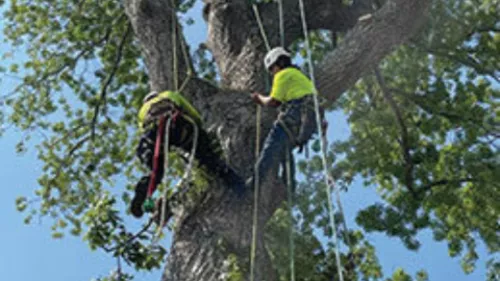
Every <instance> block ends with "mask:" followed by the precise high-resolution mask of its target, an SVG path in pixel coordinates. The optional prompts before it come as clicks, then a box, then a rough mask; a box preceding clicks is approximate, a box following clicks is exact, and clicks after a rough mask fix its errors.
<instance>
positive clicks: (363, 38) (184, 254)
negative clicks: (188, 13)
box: [126, 0, 431, 281]
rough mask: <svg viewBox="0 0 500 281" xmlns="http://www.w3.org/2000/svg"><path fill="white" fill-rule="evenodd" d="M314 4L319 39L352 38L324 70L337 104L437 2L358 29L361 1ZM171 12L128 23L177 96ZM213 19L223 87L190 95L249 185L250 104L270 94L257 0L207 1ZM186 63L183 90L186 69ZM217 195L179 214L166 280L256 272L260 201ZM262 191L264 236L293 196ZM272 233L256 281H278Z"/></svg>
mask: <svg viewBox="0 0 500 281" xmlns="http://www.w3.org/2000/svg"><path fill="white" fill-rule="evenodd" d="M306 2H307V3H306V13H307V16H308V24H309V27H310V29H326V30H331V31H334V32H339V31H340V32H345V31H347V30H349V29H351V28H352V30H351V31H350V32H349V33H348V35H347V36H346V38H345V40H344V41H343V42H342V43H341V44H340V45H339V46H338V48H337V49H336V50H335V51H334V52H332V53H331V54H330V55H329V56H327V58H326V59H325V61H324V62H323V63H322V64H320V65H319V66H318V68H317V86H318V89H319V90H320V92H321V94H322V95H323V96H325V97H327V98H328V99H329V100H330V101H332V102H333V101H335V100H336V99H337V98H338V97H339V96H340V95H341V94H342V92H343V91H345V90H346V89H347V88H348V87H349V86H351V85H353V84H354V83H355V82H356V81H357V80H358V79H359V78H360V77H361V76H362V75H363V73H364V72H365V70H369V69H371V67H370V66H372V65H375V64H376V63H377V62H379V61H380V60H381V59H382V58H383V57H384V56H385V55H387V54H388V53H389V52H390V51H391V50H392V49H393V48H394V47H396V46H397V45H399V44H401V43H404V42H405V40H406V39H407V38H408V37H409V36H410V35H411V34H412V33H414V31H415V30H416V29H417V28H418V27H419V26H420V25H421V23H422V22H423V21H422V18H423V17H424V13H425V11H426V9H427V7H428V6H429V3H430V2H431V1H430V0H392V1H391V0H390V1H387V2H386V3H385V4H384V5H383V6H382V8H381V9H379V10H378V11H376V12H374V14H373V16H372V17H371V19H370V20H367V21H363V22H358V21H357V19H358V18H359V16H360V15H362V14H365V13H367V12H370V11H371V9H372V8H371V7H372V5H370V4H371V1H354V3H353V5H352V6H350V7H345V6H343V5H342V4H341V2H342V1H341V0H310V1H306ZM368 2H369V3H370V4H367V3H368ZM171 3H172V1H170V0H127V1H126V13H127V15H128V17H129V19H130V21H131V23H132V26H133V28H134V32H135V34H136V36H137V38H138V39H139V41H140V43H141V45H142V49H143V55H144V57H145V62H146V64H147V68H148V72H149V77H150V87H151V89H152V90H166V89H172V88H173V79H172V77H173V75H172V74H173V73H172V71H173V70H172V41H171V38H172V37H171V35H172V33H171V32H172V28H171V26H172V24H174V22H173V20H172V6H171ZM258 6H259V10H260V11H261V13H262V17H263V20H264V24H265V27H266V30H267V31H268V35H269V37H270V41H271V43H272V44H273V45H275V44H277V43H278V42H279V38H278V36H279V34H278V22H277V5H276V4H275V3H260V4H258ZM284 9H285V15H286V21H285V25H286V30H287V32H286V42H287V44H288V43H290V42H292V41H294V40H296V39H298V38H300V36H301V34H302V30H301V23H300V14H299V11H298V1H295V0H285V1H284ZM204 18H205V20H206V22H207V25H208V38H207V42H206V43H207V46H208V47H209V48H210V50H211V52H212V55H213V56H214V58H215V61H216V63H217V65H218V67H219V71H220V75H221V78H222V85H223V87H221V88H216V87H214V86H212V85H211V84H209V83H207V82H205V81H203V80H201V79H198V78H194V79H192V80H191V81H190V83H189V84H188V86H187V87H186V89H185V91H184V94H185V95H186V96H188V97H189V98H190V99H191V100H192V101H193V104H194V105H195V106H196V107H197V108H198V109H199V110H200V111H201V112H202V115H203V118H204V121H205V124H207V128H209V129H210V130H215V131H216V132H217V135H218V137H219V140H220V141H221V144H222V146H223V148H224V151H225V153H226V157H227V161H228V162H229V163H230V165H231V166H233V167H234V168H235V169H236V170H237V171H238V172H239V173H240V175H241V176H242V177H244V178H246V177H248V176H250V175H251V172H252V169H251V167H253V163H254V162H255V157H254V147H255V140H254V139H255V116H254V114H255V105H254V104H253V103H252V102H251V101H250V98H249V96H248V94H249V92H250V91H253V90H264V88H263V87H264V85H265V83H264V79H265V77H266V75H267V74H266V73H265V72H263V71H262V70H263V69H262V68H263V66H262V58H263V56H264V54H265V51H266V50H265V46H264V44H263V41H262V39H261V37H260V33H259V30H258V27H257V24H256V22H255V18H254V15H253V13H252V9H251V6H250V3H249V1H248V0H233V1H226V0H205V9H204ZM175 24H178V22H175ZM181 38H183V37H182V35H181ZM178 48H180V46H178ZM180 62H181V65H180V67H179V76H180V79H181V80H182V79H183V77H184V74H185V73H186V71H185V70H186V69H187V68H186V65H185V64H182V61H180ZM273 117H274V112H273V111H272V110H264V117H263V122H262V125H263V127H262V128H263V136H262V138H264V137H265V135H266V133H267V131H268V129H269V127H270V125H271V121H272V118H273ZM208 185H209V186H207V190H206V192H204V194H203V198H202V199H201V200H200V201H199V202H197V204H196V205H195V206H194V207H193V208H189V209H183V210H184V211H179V210H180V209H179V210H177V212H176V214H175V220H176V225H177V229H176V230H175V233H174V239H173V242H172V246H171V251H170V253H169V257H168V260H167V265H166V269H165V273H164V275H163V280H165V281H201V280H204V281H211V280H225V276H227V271H228V267H227V265H228V264H227V260H228V256H229V255H230V254H235V255H236V257H238V262H239V263H240V266H242V267H243V269H244V270H246V268H247V265H248V261H249V250H250V242H251V233H252V231H251V230H252V223H251V222H252V200H253V198H252V196H253V191H249V192H247V193H246V195H245V196H244V198H242V199H240V198H236V197H235V195H234V194H233V193H232V191H231V189H230V188H229V187H228V186H224V183H223V181H222V180H221V179H217V178H214V179H212V180H211V181H210V182H209V184H208ZM261 190H262V192H261V197H260V198H261V200H260V203H259V204H260V206H259V210H260V213H259V229H260V230H263V226H264V224H265V223H266V222H267V221H268V219H269V218H270V217H271V216H272V214H273V213H274V211H275V210H276V209H277V208H278V206H279V205H280V203H281V202H282V201H283V200H284V199H285V198H286V192H285V190H286V188H285V186H283V185H282V184H281V183H279V181H277V180H276V179H271V180H270V182H266V183H263V184H262V187H261ZM263 233H264V232H263V231H259V237H258V249H257V261H256V274H257V275H256V280H268V281H270V280H276V279H275V272H274V270H273V268H272V266H271V262H270V261H269V258H268V256H267V254H266V252H265V250H264V246H263V245H264V243H263ZM245 273H246V272H245ZM247 278H248V276H247V275H246V277H245V279H247Z"/></svg>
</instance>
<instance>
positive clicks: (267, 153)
mask: <svg viewBox="0 0 500 281" xmlns="http://www.w3.org/2000/svg"><path fill="white" fill-rule="evenodd" d="M292 149H293V146H292V144H291V142H290V140H289V138H288V135H287V134H286V132H285V130H284V129H283V127H282V126H281V125H280V124H278V123H277V122H276V123H275V124H274V125H273V128H272V129H271V131H270V132H269V134H268V135H267V138H266V140H265V142H264V146H263V147H262V152H261V153H260V157H259V160H258V161H257V169H258V171H259V182H260V183H262V182H265V181H266V180H267V179H268V177H269V173H270V172H273V173H274V174H277V172H278V168H279V165H280V164H282V165H283V171H284V173H283V179H284V180H285V182H286V154H287V153H288V155H289V157H290V158H289V159H290V168H291V171H295V164H294V163H293V153H292ZM290 178H291V179H292V183H293V182H294V176H293V172H292V173H291V175H290Z"/></svg>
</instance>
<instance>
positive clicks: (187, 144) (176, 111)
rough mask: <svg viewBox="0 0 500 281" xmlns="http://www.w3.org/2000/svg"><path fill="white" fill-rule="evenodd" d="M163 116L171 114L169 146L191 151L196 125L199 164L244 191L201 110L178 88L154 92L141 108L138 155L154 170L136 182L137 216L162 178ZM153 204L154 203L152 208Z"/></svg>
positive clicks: (134, 206) (134, 205) (132, 208)
mask: <svg viewBox="0 0 500 281" xmlns="http://www.w3.org/2000/svg"><path fill="white" fill-rule="evenodd" d="M164 116H167V117H166V118H171V123H170V128H169V131H168V136H169V147H170V146H175V147H178V148H180V149H182V150H184V151H185V152H187V153H190V152H191V151H192V148H193V144H194V131H195V127H194V126H197V128H198V139H197V148H196V152H195V158H196V159H197V160H198V163H199V165H200V166H201V167H202V168H205V169H207V170H208V171H209V172H210V173H213V174H216V175H217V176H219V177H222V178H223V179H224V180H225V181H226V183H227V184H228V185H230V186H232V187H234V189H235V191H236V192H237V193H238V194H240V195H241V194H242V192H243V189H244V182H243V180H242V179H241V178H240V177H239V176H238V175H237V174H236V173H235V172H234V170H232V169H231V168H230V167H229V166H228V165H227V164H226V163H225V162H224V160H223V158H222V149H221V148H220V146H219V144H218V142H217V138H216V137H215V135H211V134H209V133H207V132H206V131H205V130H203V128H202V125H203V124H202V120H201V116H200V114H199V113H198V111H197V110H196V109H195V108H194V107H193V106H192V105H191V103H190V102H189V101H188V100H187V99H186V98H184V97H183V96H182V95H181V94H180V93H178V92H173V91H165V92H162V93H157V92H152V93H150V94H148V95H147V96H146V97H145V98H144V100H143V105H142V107H141V109H140V111H139V116H138V119H139V127H140V129H141V131H142V136H141V139H140V141H139V145H138V147H137V156H138V157H139V159H140V161H141V163H142V164H143V165H145V166H147V167H148V169H149V170H150V172H151V173H150V174H149V175H147V176H144V177H142V178H141V180H140V181H139V182H138V183H137V185H136V187H135V195H134V198H133V199H132V202H131V206H130V211H131V213H132V214H133V215H134V216H135V217H141V216H142V215H143V213H144V208H143V207H144V206H143V205H144V202H145V200H146V199H147V198H148V197H150V196H151V195H152V192H154V190H155V189H156V186H157V185H158V184H159V183H160V182H161V181H162V178H163V174H164V154H163V151H164V147H163V144H164V142H165V140H164V137H165V132H164V130H165V129H166V122H165V120H166V119H162V118H163V117H164ZM157 145H158V146H157ZM155 158H156V160H155ZM151 207H154V205H153V206H150V207H149V208H151Z"/></svg>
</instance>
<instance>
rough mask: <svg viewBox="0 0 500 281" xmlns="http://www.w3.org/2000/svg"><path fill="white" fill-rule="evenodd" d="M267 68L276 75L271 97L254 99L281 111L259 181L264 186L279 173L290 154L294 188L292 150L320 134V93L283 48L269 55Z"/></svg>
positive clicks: (264, 153) (261, 163)
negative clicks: (317, 98) (317, 97)
mask: <svg viewBox="0 0 500 281" xmlns="http://www.w3.org/2000/svg"><path fill="white" fill-rule="evenodd" d="M264 65H265V67H266V69H267V70H268V71H269V72H270V73H271V75H273V84H272V89H271V93H270V94H269V96H264V95H262V94H260V93H253V94H252V99H253V100H254V101H255V102H256V103H258V104H260V105H263V106H271V107H279V115H278V118H277V120H276V121H275V122H274V125H273V127H272V129H271V131H270V132H269V134H268V135H267V138H266V140H265V142H264V146H263V148H262V151H261V154H260V157H259V159H258V161H257V165H256V167H257V169H259V178H260V179H259V181H260V182H264V181H265V180H266V178H267V176H269V172H270V171H274V172H275V173H277V171H278V167H279V164H280V163H284V161H285V159H286V158H285V156H286V153H288V155H289V157H290V158H289V159H290V161H292V162H291V163H292V164H291V171H290V172H291V175H292V176H291V177H290V178H292V181H293V182H292V183H291V184H292V187H294V185H295V183H294V181H295V179H294V176H293V175H294V164H293V154H292V150H293V148H294V147H296V146H299V147H302V146H304V145H305V144H306V143H307V141H308V140H309V139H310V138H311V137H312V135H313V134H314V133H316V132H317V128H316V122H315V121H316V119H315V111H314V97H313V95H315V94H317V91H316V89H315V87H314V85H313V83H312V82H311V80H309V78H308V77H307V76H306V75H304V74H303V73H302V72H301V71H300V70H299V69H298V68H297V67H295V66H294V65H292V59H291V55H290V53H289V52H288V51H286V50H285V49H284V48H282V47H277V48H274V49H272V50H271V51H269V52H268V53H267V54H266V56H265V58H264ZM284 170H285V169H284ZM250 184H252V185H253V178H252V179H251V180H249V181H247V185H250Z"/></svg>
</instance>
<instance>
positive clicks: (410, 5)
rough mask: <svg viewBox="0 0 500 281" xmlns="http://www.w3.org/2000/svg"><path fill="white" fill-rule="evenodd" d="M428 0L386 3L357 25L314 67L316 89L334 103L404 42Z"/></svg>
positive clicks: (422, 19)
mask: <svg viewBox="0 0 500 281" xmlns="http://www.w3.org/2000/svg"><path fill="white" fill-rule="evenodd" d="M430 3H431V0H419V1H415V0H392V1H387V2H386V3H385V4H384V5H383V6H382V8H381V9H380V10H378V11H377V12H375V13H374V14H373V15H372V17H371V18H369V19H367V20H364V21H362V22H358V23H357V24H356V26H355V27H354V28H353V29H352V31H350V32H349V33H348V34H347V36H346V37H345V39H344V41H343V42H341V43H340V44H339V46H338V47H337V49H335V50H334V51H332V52H331V53H330V54H328V55H327V56H326V57H325V59H324V61H323V62H322V63H320V64H319V65H318V66H317V67H316V73H317V76H316V77H317V81H316V86H317V88H318V90H319V92H320V93H321V95H322V96H324V97H326V98H327V99H328V100H329V102H328V104H327V106H328V105H330V104H331V103H333V102H335V101H336V100H337V99H338V98H339V97H340V96H341V95H342V93H343V92H344V91H345V90H347V89H348V88H349V87H351V86H352V85H353V84H354V83H355V82H356V81H357V80H358V79H359V78H360V77H362V76H363V75H364V74H365V73H366V72H367V71H369V70H370V69H372V67H373V66H374V65H376V64H378V63H379V61H380V60H382V59H383V58H384V57H385V56H386V55H388V54H389V53H390V52H391V51H392V50H394V48H396V47H397V46H399V45H400V44H403V43H405V42H407V40H408V39H409V38H411V36H413V34H414V33H415V32H416V31H417V30H418V29H419V28H420V27H421V26H422V24H423V23H424V22H425V19H426V16H425V15H426V13H427V10H428V8H429V6H430Z"/></svg>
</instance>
